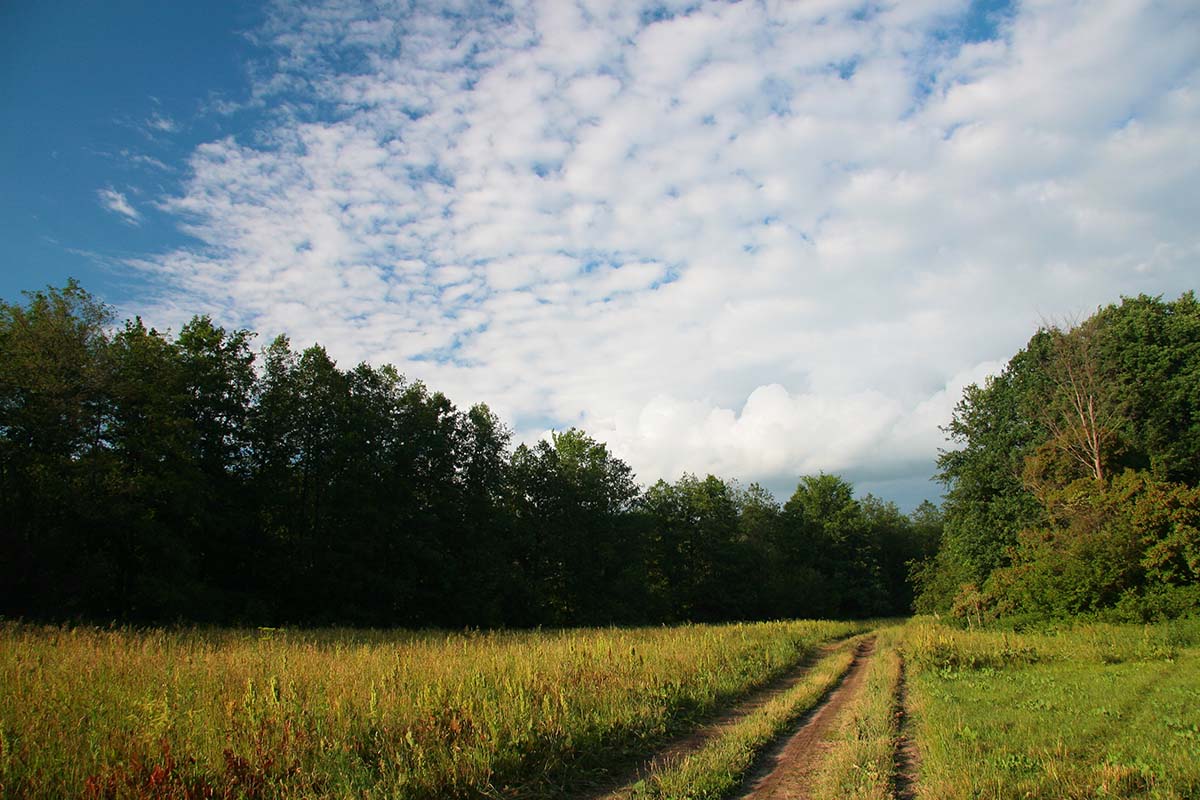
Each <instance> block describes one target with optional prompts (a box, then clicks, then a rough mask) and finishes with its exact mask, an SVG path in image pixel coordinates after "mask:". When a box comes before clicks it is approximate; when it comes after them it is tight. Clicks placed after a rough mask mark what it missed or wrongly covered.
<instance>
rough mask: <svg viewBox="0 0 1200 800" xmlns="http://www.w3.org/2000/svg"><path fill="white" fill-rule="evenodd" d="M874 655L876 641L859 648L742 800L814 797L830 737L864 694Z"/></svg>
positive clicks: (764, 763)
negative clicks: (853, 702) (841, 675)
mask: <svg viewBox="0 0 1200 800" xmlns="http://www.w3.org/2000/svg"><path fill="white" fill-rule="evenodd" d="M874 652H875V640H874V638H870V639H866V640H864V641H863V642H862V643H861V644H860V645H859V646H858V650H857V652H856V653H855V655H854V661H853V663H852V664H851V665H850V670H849V671H848V672H847V673H846V677H845V678H843V679H842V682H841V683H840V684H839V685H838V687H837V688H836V689H834V690H833V691H832V692H830V694H829V696H828V697H827V698H826V699H825V701H824V702H822V703H821V704H820V705H819V706H817V707H816V708H814V709H813V710H812V711H810V712H809V713H808V714H807V715H805V716H804V717H803V718H802V719H801V720H800V722H799V727H798V728H797V730H796V732H795V733H794V734H792V735H791V736H790V737H788V738H787V739H786V740H785V741H784V742H782V743H780V744H779V745H777V746H776V747H775V748H774V749H772V750H771V751H769V752H768V753H766V754H765V755H764V756H763V758H762V760H761V762H760V763H759V766H758V767H757V768H756V769H755V770H754V771H752V772H751V774H750V776H749V777H748V778H747V779H746V782H745V784H744V790H743V792H742V793H741V794H739V795H738V796H739V797H740V798H742V800H802V799H803V798H808V797H809V796H810V791H811V785H812V779H813V776H814V774H815V773H816V770H817V768H818V767H819V766H820V764H821V761H822V759H824V757H825V755H826V752H827V751H828V749H829V747H830V745H829V744H828V743H827V742H826V741H825V738H826V734H828V732H829V730H830V728H831V727H832V726H833V725H834V723H835V722H836V721H837V719H838V715H839V714H840V713H841V712H842V709H843V708H844V707H845V706H846V704H847V703H849V702H850V701H851V700H852V699H853V698H854V697H855V696H856V695H857V694H858V692H860V691H862V687H863V680H864V678H865V676H866V665H867V662H868V661H869V660H870V658H871V656H872V655H873V654H874Z"/></svg>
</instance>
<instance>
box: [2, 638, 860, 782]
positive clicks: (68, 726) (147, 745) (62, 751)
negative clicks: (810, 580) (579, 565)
mask: <svg viewBox="0 0 1200 800" xmlns="http://www.w3.org/2000/svg"><path fill="white" fill-rule="evenodd" d="M862 629H863V626H862V625H857V624H853V623H833V622H789V623H763V624H754V625H730V626H684V627H676V628H647V629H634V630H618V629H598V630H577V631H563V632H529V633H465V634H450V635H446V634H414V633H406V632H399V633H391V632H388V633H384V632H362V631H329V630H326V631H315V632H290V631H270V630H258V631H175V632H171V631H161V630H151V631H134V630H122V629H118V630H96V629H88V628H69V629H67V628H37V627H30V626H23V625H16V624H7V625H4V626H3V627H0V795H3V796H10V797H38V798H41V797H44V798H61V797H74V796H91V797H113V798H124V797H312V796H320V797H351V796H353V797H384V796H386V797H396V798H405V797H413V798H417V797H421V798H437V797H496V796H508V795H512V794H513V793H517V794H519V796H521V797H539V796H553V795H554V794H555V793H556V791H557V789H556V787H559V786H561V785H563V784H571V783H579V782H582V781H586V776H587V774H588V772H589V770H593V769H597V768H599V767H602V766H604V765H606V764H609V763H611V762H613V761H614V760H619V759H620V758H621V757H623V756H624V755H626V754H628V753H630V752H632V751H635V750H638V749H644V748H645V747H647V746H649V744H651V743H653V742H654V741H655V740H658V739H661V738H662V737H664V736H665V735H667V734H668V733H669V732H672V731H677V730H679V729H681V728H682V727H685V726H686V725H687V724H688V723H689V721H691V720H693V719H695V718H696V717H697V716H699V715H702V714H704V713H707V712H710V711H711V710H712V709H714V708H716V707H718V706H720V705H722V704H724V703H726V702H729V701H730V700H731V699H732V698H733V697H736V696H738V695H740V694H742V693H744V692H745V691H747V690H748V689H749V688H751V687H753V686H755V685H758V684H760V683H762V682H764V681H766V680H769V679H770V678H771V677H773V676H775V675H777V674H779V673H780V672H781V671H783V670H785V669H787V668H788V667H789V666H790V665H792V664H794V663H796V662H797V661H798V660H800V659H802V658H804V657H806V656H807V655H809V654H810V653H811V652H812V650H813V648H814V647H815V646H816V645H818V644H819V643H821V642H824V641H828V640H830V639H833V638H840V637H844V636H847V635H850V634H852V633H855V632H858V631H860V630H862Z"/></svg>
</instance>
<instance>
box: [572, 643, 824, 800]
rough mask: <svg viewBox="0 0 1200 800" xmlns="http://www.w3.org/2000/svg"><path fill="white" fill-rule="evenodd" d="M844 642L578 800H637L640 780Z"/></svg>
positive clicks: (792, 680) (697, 746)
mask: <svg viewBox="0 0 1200 800" xmlns="http://www.w3.org/2000/svg"><path fill="white" fill-rule="evenodd" d="M844 643H845V640H842V641H837V642H831V643H829V644H826V645H824V646H822V647H821V648H819V649H818V650H817V651H816V652H815V653H814V654H813V655H812V656H810V657H809V658H806V659H804V660H803V661H801V662H800V663H799V664H797V665H796V666H795V667H794V668H792V669H791V670H790V671H788V672H787V673H785V674H784V675H782V676H781V677H779V678H777V679H775V680H774V681H772V682H771V683H769V684H767V685H766V686H764V687H762V688H761V689H759V690H758V691H756V692H754V693H753V694H751V695H750V696H748V697H746V698H744V699H742V700H741V701H740V702H738V703H735V704H734V705H733V706H731V707H730V708H728V709H726V710H725V711H724V712H722V713H721V715H720V716H718V717H716V718H714V719H712V720H710V721H709V722H708V723H706V724H704V725H701V726H700V727H698V728H696V729H695V730H693V731H691V732H690V733H687V734H685V735H683V736H680V737H679V738H677V739H674V740H672V741H670V742H668V743H666V744H665V745H664V746H663V747H662V748H661V749H659V750H658V751H657V752H656V753H655V754H654V755H653V756H652V757H651V758H649V759H647V760H645V761H643V762H641V763H639V764H637V765H635V766H634V767H633V768H632V769H630V770H628V771H626V772H625V773H624V774H622V775H621V776H620V777H619V778H616V779H614V780H613V781H611V782H609V783H608V784H607V785H605V786H603V787H602V788H600V789H598V790H593V791H591V792H589V793H586V794H584V795H582V796H581V797H580V800H629V798H634V797H637V796H638V789H639V786H640V784H641V782H642V781H643V780H645V779H646V778H647V777H649V776H650V775H651V774H652V773H653V772H654V771H655V770H656V769H658V768H660V767H662V766H663V765H666V764H671V763H674V762H677V761H679V760H680V759H682V758H684V757H685V756H687V755H689V754H691V753H694V752H696V751H697V750H699V749H701V748H702V747H703V746H704V745H705V744H707V743H708V742H710V741H712V740H713V739H714V738H716V737H717V736H719V735H720V734H721V733H722V731H724V730H725V729H726V728H728V727H729V726H730V725H732V724H734V723H736V722H738V721H739V720H741V719H744V718H745V717H747V716H749V715H750V714H753V713H754V712H755V711H757V710H758V709H760V708H762V707H763V706H765V705H766V704H767V703H769V702H770V701H772V700H774V699H775V698H776V697H779V696H780V695H782V694H784V693H786V692H787V691H788V690H789V689H791V688H792V687H794V686H795V685H796V684H798V683H799V682H800V681H802V680H804V678H805V677H806V676H807V675H808V673H809V670H810V669H811V667H812V665H813V664H815V663H816V662H817V661H819V660H821V659H822V658H824V657H825V656H827V655H829V654H830V653H832V652H833V651H835V650H837V649H838V647H839V646H841V645H843V644H844Z"/></svg>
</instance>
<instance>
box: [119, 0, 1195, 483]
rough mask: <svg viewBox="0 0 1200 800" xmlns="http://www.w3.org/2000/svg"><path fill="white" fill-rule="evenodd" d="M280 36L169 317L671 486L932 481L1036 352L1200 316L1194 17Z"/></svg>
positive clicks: (486, 10) (1091, 10)
mask: <svg viewBox="0 0 1200 800" xmlns="http://www.w3.org/2000/svg"><path fill="white" fill-rule="evenodd" d="M993 5H994V4H993ZM254 35H255V37H256V38H257V40H258V41H259V43H260V44H262V45H264V46H266V47H267V48H268V49H269V50H270V52H273V53H275V54H276V56H277V58H276V60H275V61H273V62H271V63H262V64H259V65H257V68H256V69H255V70H254V81H255V84H254V87H253V88H254V95H255V102H257V103H261V105H262V107H264V108H266V109H270V110H269V112H267V113H265V114H264V115H263V116H262V117H260V118H259V122H258V124H257V125H256V126H255V127H253V128H251V129H246V130H242V131H239V132H238V133H237V134H235V135H231V136H229V137H228V138H224V139H220V140H216V141H211V142H208V143H206V144H204V145H202V146H200V147H198V148H197V149H196V150H195V151H194V152H193V153H192V155H191V157H190V161H189V163H188V170H189V178H188V179H187V181H186V183H185V184H184V185H183V187H182V189H181V191H180V192H178V193H177V194H173V195H171V196H167V197H164V198H162V199H161V200H160V208H161V209H162V210H164V211H167V212H169V213H171V214H174V215H177V217H178V219H179V220H180V224H181V225H182V226H183V227H184V228H185V230H186V231H187V232H188V233H190V234H191V235H192V236H193V237H195V239H196V241H197V244H196V245H195V246H190V247H185V248H181V249H178V250H175V251H172V252H168V253H164V254H160V255H157V256H153V257H147V258H144V259H141V260H139V262H138V264H139V266H141V267H142V268H144V269H146V270H148V271H149V272H150V273H151V274H153V275H154V276H155V277H156V278H157V279H158V281H159V285H160V286H161V287H162V297H161V301H160V303H159V306H158V308H157V313H158V314H159V315H160V316H162V317H163V318H165V319H167V320H168V321H170V320H171V319H173V317H172V315H175V316H176V317H177V316H178V315H180V314H183V313H187V314H190V313H194V312H200V311H204V312H208V313H212V314H214V315H215V316H216V317H217V318H219V319H222V320H232V321H236V322H237V323H239V324H244V325H247V326H250V327H254V328H256V329H258V330H260V331H263V332H266V333H273V332H276V331H286V332H288V333H289V334H290V335H291V336H292V338H293V340H294V341H296V342H298V343H301V344H306V343H308V342H311V341H314V340H317V341H320V342H321V343H322V344H324V345H325V346H326V347H327V348H328V349H329V350H330V352H331V353H332V354H333V355H334V356H335V357H337V358H338V359H339V360H341V361H343V362H356V361H358V360H363V359H366V360H370V361H373V362H376V363H381V362H392V363H395V364H397V365H398V366H400V367H401V368H402V369H403V370H404V371H405V372H406V373H407V374H408V375H409V376H411V377H416V378H421V379H423V380H426V381H427V382H428V383H430V384H431V385H433V386H435V387H437V388H440V389H443V390H446V391H447V393H448V394H449V395H450V396H451V397H452V398H453V399H454V400H455V401H456V402H458V403H460V404H468V403H471V402H476V401H480V400H482V401H486V402H488V403H489V404H490V405H491V406H492V407H493V409H494V410H496V411H497V412H498V413H500V414H501V415H502V416H503V417H504V418H506V419H507V420H509V421H510V422H511V423H512V424H514V426H515V427H516V429H517V431H518V433H519V434H520V435H521V436H524V437H532V436H536V435H538V434H539V433H540V432H542V431H544V430H545V429H547V428H550V427H559V428H561V427H565V426H568V425H578V426H581V427H583V428H585V429H586V430H588V431H589V432H591V433H593V434H594V435H596V436H597V437H599V438H601V439H603V440H605V441H607V442H608V443H609V444H610V445H611V446H612V447H613V449H614V450H615V451H616V452H617V453H618V454H619V455H621V456H622V457H624V458H626V459H627V460H628V461H629V462H630V464H631V465H632V466H633V467H634V468H635V469H636V470H637V472H638V474H639V477H640V478H641V479H642V480H644V481H649V480H653V479H656V478H658V477H667V478H668V479H673V478H674V477H676V476H677V475H678V474H679V473H680V472H681V471H683V470H691V471H695V472H699V473H704V472H708V471H712V472H715V473H717V474H720V475H722V476H726V477H737V478H739V479H742V480H745V481H750V480H760V481H764V482H767V483H768V484H770V485H774V486H780V487H782V486H785V485H787V484H788V483H789V482H791V483H792V485H794V481H795V478H796V476H797V475H799V474H803V473H811V472H815V471H819V470H826V471H841V472H845V473H847V474H850V475H856V474H857V475H869V476H871V478H870V480H871V481H874V482H875V483H876V484H877V485H880V486H882V485H885V484H886V483H887V482H888V481H903V480H909V481H910V482H911V481H912V480H915V479H923V478H924V477H925V476H927V475H928V474H929V472H930V469H931V463H932V460H933V458H934V456H935V454H936V450H937V448H938V447H939V446H944V442H943V439H942V435H941V433H940V432H939V431H938V426H939V425H942V424H945V423H946V422H947V421H948V419H949V415H950V411H951V409H952V408H953V405H954V403H955V402H956V401H957V399H958V397H959V396H960V394H961V390H962V387H963V386H964V385H965V384H966V383H969V382H971V381H976V380H981V379H982V378H983V377H984V376H986V375H987V374H989V373H991V372H994V371H995V370H997V369H998V368H999V367H1000V366H1001V365H1002V364H1003V362H1004V361H1005V360H1006V359H1007V358H1008V357H1009V356H1010V355H1011V354H1012V353H1013V352H1014V351H1015V349H1016V348H1018V347H1020V346H1021V345H1022V344H1023V343H1024V342H1025V341H1026V340H1027V338H1028V337H1029V335H1030V334H1031V333H1032V331H1033V329H1034V328H1035V327H1036V326H1037V324H1038V323H1039V321H1041V320H1042V319H1044V318H1047V317H1056V316H1060V315H1069V314H1079V313H1084V314H1086V313H1089V312H1090V311H1091V310H1094V309H1095V307H1096V306H1098V305H1100V304H1103V303H1107V302H1112V301H1115V300H1116V299H1117V298H1118V296H1119V295H1121V294H1137V293H1139V292H1148V293H1155V294H1157V293H1166V294H1168V295H1174V294H1177V293H1178V292H1180V291H1183V290H1185V289H1187V288H1191V287H1192V286H1194V284H1195V275H1196V264H1197V263H1198V259H1197V256H1198V255H1200V228H1197V226H1196V224H1195V221H1196V220H1197V219H1200V193H1198V192H1197V189H1196V187H1197V186H1198V185H1200V148H1197V147H1196V131H1197V130H1198V129H1200V127H1198V123H1200V83H1198V79H1200V59H1198V57H1197V55H1198V51H1197V47H1196V42H1197V41H1200V10H1198V9H1197V7H1196V6H1195V4H1194V3H1190V2H1176V3H1171V2H1166V3H1143V2H1131V1H1129V0H1112V1H1111V2H1095V3H1086V4H1083V3H1080V4H1075V3H1061V2H1028V3H1022V4H1020V5H1019V6H1015V7H1003V6H1001V7H998V8H993V9H992V10H990V11H988V10H986V9H985V8H983V7H981V6H978V5H974V4H968V3H964V2H956V1H952V0H921V1H919V2H907V1H906V2H902V3H901V2H895V3H887V2H883V3H868V4H853V3H849V4H848V3H842V2H821V1H820V0H809V1H808V2H803V3H770V2H766V3H752V2H743V3H737V4H728V3H710V2H704V3H692V2H688V3H683V2H665V3H654V4H649V5H644V6H641V7H639V6H637V5H635V4H631V3H623V2H620V3H618V2H613V3H606V2H592V1H591V0H580V1H579V2H560V1H559V0H549V1H548V2H543V3H517V4H513V5H504V6H497V5H496V4H491V3H487V4H483V3H480V4H474V3H466V2H461V3H453V2H451V3H447V2H438V3H428V4H422V3H417V4H415V7H413V6H412V4H410V3H407V2H405V3H394V4H391V3H387V2H382V3H364V4H359V3H352V2H325V3H319V4H313V5H303V6H300V5H294V4H290V3H285V4H280V5H279V6H277V7H276V8H275V9H274V11H273V12H272V13H271V14H270V19H269V22H268V23H267V24H266V25H265V26H264V28H263V29H261V30H259V31H257V32H256V33H255V34H254ZM113 194H114V195H117V193H115V192H114V193H113ZM103 195H104V193H103V192H102V200H106V202H107V204H108V206H109V207H110V208H111V209H112V210H114V211H117V212H118V213H122V214H125V215H126V216H129V214H128V213H127V212H125V211H122V210H121V208H120V204H119V203H117V202H116V201H117V200H118V199H119V200H123V199H124V198H120V197H119V195H118V196H117V197H116V198H112V197H109V198H105V197H104V196H103ZM126 206H127V204H126ZM130 210H132V209H130ZM134 214H136V212H134ZM133 219H135V220H136V217H133ZM176 321H177V320H176ZM868 488H870V486H868ZM936 491H937V490H936V488H934V487H930V488H929V489H928V491H926V492H925V494H930V495H933V494H936ZM917 499H919V498H917Z"/></svg>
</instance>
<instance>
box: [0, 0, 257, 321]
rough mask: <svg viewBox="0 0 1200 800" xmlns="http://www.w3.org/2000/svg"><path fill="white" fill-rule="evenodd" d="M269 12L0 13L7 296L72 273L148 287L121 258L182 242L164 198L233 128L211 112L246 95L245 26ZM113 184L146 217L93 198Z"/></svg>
mask: <svg viewBox="0 0 1200 800" xmlns="http://www.w3.org/2000/svg"><path fill="white" fill-rule="evenodd" d="M262 18H263V14H262V13H261V11H260V10H257V9H255V8H253V7H252V6H251V5H249V4H246V3H229V2H211V3H208V2H205V3H158V2H128V1H127V0H117V1H115V2H99V1H97V2H46V3H8V4H5V5H4V7H3V9H0V108H3V109H4V112H5V113H4V118H5V119H6V121H7V122H6V124H5V125H3V126H0V187H2V190H0V248H2V250H0V259H2V260H3V264H4V269H3V270H2V271H0V296H3V297H5V298H8V299H14V298H15V297H17V296H18V294H19V292H20V291H22V290H24V289H33V288H40V287H42V286H44V285H46V284H47V283H50V284H54V285H61V284H62V283H63V282H64V281H65V280H66V278H67V277H68V276H75V277H78V278H79V279H81V280H83V281H84V282H85V284H86V285H87V286H88V287H89V288H91V289H92V291H95V292H97V293H102V294H105V295H108V296H111V297H112V298H113V299H114V300H120V299H122V298H125V297H128V296H131V293H133V292H136V291H137V290H138V288H139V281H137V280H134V276H133V275H131V274H130V272H129V271H128V270H125V269H121V268H120V262H121V260H122V259H123V258H125V257H127V256H129V255H133V254H142V253H146V252H155V251H160V250H162V249H165V248H169V247H173V246H183V245H184V244H185V243H186V242H185V239H184V238H183V237H181V235H180V232H179V230H178V228H177V226H176V224H175V221H174V220H173V219H172V218H170V217H169V215H162V214H159V213H156V211H155V209H154V206H153V204H154V201H155V200H156V198H157V197H159V196H161V195H162V194H163V193H165V192H171V191H175V190H177V188H178V185H179V180H180V178H181V177H182V175H183V173H184V170H185V167H186V159H187V155H188V153H189V152H190V150H191V149H192V148H194V147H195V146H196V145H198V144H200V143H201V142H203V141H206V140H209V139H212V138H215V137H218V136H221V135H222V134H223V133H228V132H230V130H233V125H234V120H232V119H230V118H229V117H228V116H225V115H221V114H215V113H213V112H212V108H213V106H214V105H215V104H216V103H218V102H219V101H221V100H225V101H226V102H232V101H235V100H244V98H245V97H246V96H247V94H248V90H249V86H248V81H247V78H248V73H247V69H248V65H249V64H250V63H251V60H252V59H253V57H254V54H255V49H254V47H253V46H252V44H251V42H250V40H249V39H248V38H247V36H246V35H245V32H246V31H249V30H252V29H253V27H254V25H255V24H258V23H261V21H262ZM243 123H244V121H243ZM114 187H120V189H119V191H120V192H121V194H122V195H124V196H127V197H129V198H131V199H132V200H133V201H134V203H135V205H134V206H131V208H136V209H137V214H138V215H139V219H138V220H137V224H136V225H135V224H124V225H122V224H116V225H114V222H116V223H119V222H120V220H119V218H117V219H115V218H114V217H113V215H112V212H111V211H109V210H107V209H106V208H105V207H104V206H103V205H101V204H100V203H98V202H97V199H98V192H100V191H103V190H105V189H111V190H113V191H117V189H115V188H114Z"/></svg>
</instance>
